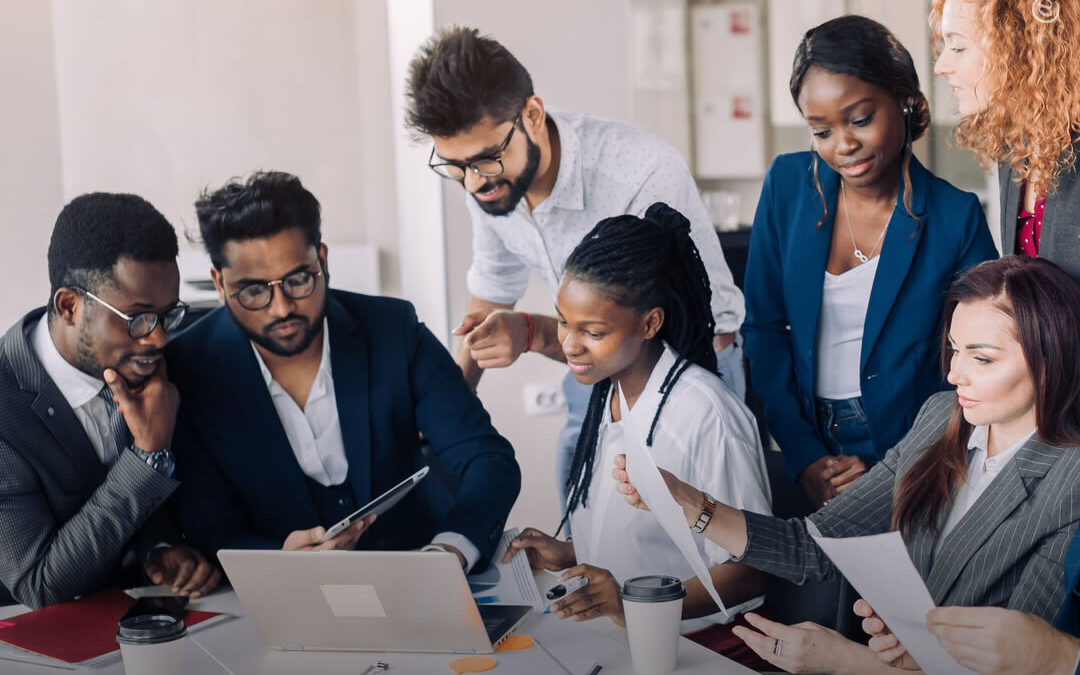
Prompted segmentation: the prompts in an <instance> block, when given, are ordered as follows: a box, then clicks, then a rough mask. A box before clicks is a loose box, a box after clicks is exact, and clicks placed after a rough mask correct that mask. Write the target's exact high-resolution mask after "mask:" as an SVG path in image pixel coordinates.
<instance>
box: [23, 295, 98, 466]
mask: <svg viewBox="0 0 1080 675" xmlns="http://www.w3.org/2000/svg"><path fill="white" fill-rule="evenodd" d="M48 320H49V313H48V312H46V313H45V314H44V315H43V316H42V317H41V321H39V322H38V324H37V325H36V326H34V331H33V334H32V335H31V344H32V345H33V349H34V353H35V354H36V355H37V357H38V361H40V362H41V367H42V368H44V369H45V372H46V373H48V375H49V378H51V379H52V381H53V382H54V383H55V384H56V387H57V389H59V390H60V394H61V395H63V397H64V400H65V401H67V402H68V405H70V406H71V409H72V410H73V411H74V412H75V417H76V419H78V420H79V424H81V425H82V428H83V430H84V431H86V436H87V438H89V439H90V445H92V446H94V452H95V453H97V456H98V459H99V460H101V463H102V464H104V465H105V466H106V467H111V466H112V465H113V464H115V463H116V460H117V459H118V458H119V454H118V453H117V451H116V450H115V449H114V448H112V447H111V445H109V446H106V443H105V439H110V443H112V441H111V439H112V435H111V433H110V431H109V409H108V404H107V403H106V402H105V401H104V400H103V399H101V398H100V397H99V396H98V392H100V391H101V388H102V387H104V386H105V380H99V379H98V378H96V377H93V376H91V375H87V374H86V373H84V372H83V371H81V370H79V369H78V368H76V367H75V366H73V365H71V364H70V363H68V362H67V361H66V360H65V359H64V357H63V356H60V352H59V351H58V350H57V349H56V345H55V344H53V341H52V335H50V334H49V322H48Z"/></svg>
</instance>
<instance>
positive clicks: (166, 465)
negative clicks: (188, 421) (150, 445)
mask: <svg viewBox="0 0 1080 675" xmlns="http://www.w3.org/2000/svg"><path fill="white" fill-rule="evenodd" d="M130 447H131V451H132V452H134V453H135V454H136V455H137V456H138V457H139V459H141V460H142V461H144V462H146V465H147V466H149V467H150V468H151V469H153V470H154V471H157V472H158V473H160V474H161V475H162V476H165V477H166V478H172V475H173V472H174V471H175V470H176V458H175V457H173V454H172V451H171V450H169V449H168V448H162V449H161V450H157V451H155V452H150V451H149V450H143V449H142V448H140V447H138V446H136V445H134V444H132V445H131V446H130Z"/></svg>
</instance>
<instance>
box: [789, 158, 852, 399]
mask: <svg viewBox="0 0 1080 675" xmlns="http://www.w3.org/2000/svg"><path fill="white" fill-rule="evenodd" d="M815 158H816V159H817V167H818V180H819V181H820V183H821V191H822V193H823V194H824V199H825V204H827V205H828V209H829V213H828V216H827V217H826V218H825V221H824V222H822V223H821V226H820V227H818V226H817V223H818V221H819V220H821V214H822V205H821V201H820V200H818V199H813V198H812V199H808V200H803V201H802V203H801V204H800V205H799V210H798V213H797V216H796V218H795V221H794V223H793V225H792V227H791V230H790V231H791V244H790V246H788V247H787V251H786V253H785V255H786V258H785V259H784V260H783V263H782V264H783V265H785V266H786V267H787V269H788V270H789V271H788V273H787V274H785V277H786V279H788V281H786V282H785V287H786V288H785V292H786V294H787V295H788V297H789V298H790V299H789V300H788V303H787V310H788V317H789V323H790V324H791V325H792V326H806V327H807V329H806V332H805V333H804V335H806V336H808V339H809V340H810V342H809V344H808V345H802V346H803V347H807V346H813V345H814V339H815V336H816V335H817V331H818V319H819V318H820V316H821V294H822V290H823V286H824V283H825V265H826V264H827V263H828V260H829V246H830V245H831V244H832V236H833V227H834V222H835V216H836V198H837V195H838V193H839V191H840V176H839V174H837V173H836V172H834V171H833V170H832V169H830V168H829V165H828V164H826V163H825V162H824V161H823V160H821V158H818V157H816V155H815ZM807 180H808V181H810V184H811V190H812V194H814V195H816V194H817V189H816V188H814V187H813V181H814V177H813V175H812V174H811V173H808V174H807ZM809 366H810V369H811V372H810V376H809V379H808V381H809V382H813V381H814V378H815V377H816V376H817V375H816V373H815V372H814V369H815V368H816V359H810V362H809Z"/></svg>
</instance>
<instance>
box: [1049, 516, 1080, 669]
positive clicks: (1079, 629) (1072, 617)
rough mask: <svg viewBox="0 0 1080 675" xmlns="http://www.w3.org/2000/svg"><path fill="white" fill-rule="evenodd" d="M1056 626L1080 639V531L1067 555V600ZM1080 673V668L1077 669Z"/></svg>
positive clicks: (1055, 623) (1073, 539) (1070, 544)
mask: <svg viewBox="0 0 1080 675" xmlns="http://www.w3.org/2000/svg"><path fill="white" fill-rule="evenodd" d="M1054 625H1055V626H1056V627H1057V628H1059V629H1061V630H1063V631H1065V632H1066V633H1068V634H1070V635H1074V636H1077V637H1080V530H1078V531H1077V533H1076V534H1074V535H1073V538H1072V541H1071V542H1070V543H1069V550H1068V552H1067V553H1066V554H1065V600H1064V601H1063V602H1062V603H1061V611H1059V612H1058V615H1057V618H1056V619H1054ZM1077 672H1078V673H1080V667H1078V668H1077Z"/></svg>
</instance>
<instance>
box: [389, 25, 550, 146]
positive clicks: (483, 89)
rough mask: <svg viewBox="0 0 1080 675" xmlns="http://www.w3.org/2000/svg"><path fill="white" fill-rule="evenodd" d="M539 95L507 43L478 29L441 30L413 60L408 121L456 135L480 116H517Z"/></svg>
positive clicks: (432, 132)
mask: <svg viewBox="0 0 1080 675" xmlns="http://www.w3.org/2000/svg"><path fill="white" fill-rule="evenodd" d="M532 95H533V84H532V78H531V77H530V76H529V71H527V70H525V66H523V65H521V62H520V61H518V60H517V59H516V58H514V55H513V54H511V53H510V52H509V51H508V50H507V49H506V47H503V46H502V45H501V44H499V43H498V42H496V41H495V40H493V39H491V38H490V37H485V36H482V35H480V33H479V31H477V30H476V29H475V28H465V27H462V26H455V27H453V28H450V29H446V30H443V31H441V32H439V34H438V35H435V36H434V37H432V38H431V39H430V40H428V42H427V43H426V44H425V45H424V46H423V47H421V48H420V51H419V52H418V53H417V55H416V56H415V57H414V58H413V60H412V63H411V64H409V80H408V83H407V100H408V103H407V104H406V108H405V123H406V125H407V126H408V127H409V128H411V129H413V130H414V131H415V132H417V133H418V134H419V135H429V136H439V137H444V138H445V137H450V136H454V135H457V134H459V133H461V132H462V131H466V130H468V129H470V128H471V127H472V126H473V125H475V124H476V123H477V122H479V121H480V120H482V119H484V118H485V117H486V118H490V119H492V120H494V121H496V122H500V123H501V122H506V121H508V120H512V119H513V118H514V116H515V115H517V114H518V112H520V111H521V107H522V106H523V105H524V104H525V101H526V100H527V99H528V98H529V97H530V96H532Z"/></svg>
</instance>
